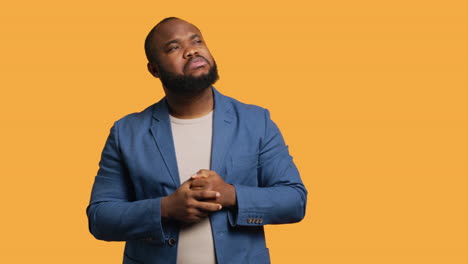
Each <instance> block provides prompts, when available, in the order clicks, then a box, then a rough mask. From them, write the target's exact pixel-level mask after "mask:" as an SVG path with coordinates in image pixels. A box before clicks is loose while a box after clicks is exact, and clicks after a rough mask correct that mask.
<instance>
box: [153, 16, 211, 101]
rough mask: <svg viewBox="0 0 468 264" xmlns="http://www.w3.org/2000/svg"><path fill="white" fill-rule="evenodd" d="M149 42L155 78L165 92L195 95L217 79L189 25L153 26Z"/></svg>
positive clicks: (208, 56)
mask: <svg viewBox="0 0 468 264" xmlns="http://www.w3.org/2000/svg"><path fill="white" fill-rule="evenodd" d="M152 43H154V44H153V45H154V46H153V49H154V54H155V55H156V58H155V59H156V61H155V63H153V67H155V66H156V67H157V68H156V70H157V75H158V76H157V77H159V78H160V79H161V81H162V83H163V85H164V86H165V88H166V89H169V90H172V91H174V92H178V93H184V92H185V93H190V92H192V93H196V92H197V91H200V90H203V89H205V88H208V87H209V86H211V85H212V84H213V83H214V82H215V81H216V80H217V79H218V73H217V68H216V63H215V61H214V59H213V57H212V56H211V53H210V51H209V50H208V47H207V46H206V45H205V41H204V40H203V37H202V35H201V33H200V31H199V30H198V29H197V28H196V27H195V26H193V25H192V24H190V23H187V22H186V21H183V20H180V19H172V20H169V21H166V22H165V23H163V24H161V25H159V26H158V27H157V32H156V34H155V36H154V38H153V41H152ZM153 74H154V72H153ZM155 76H156V75H155ZM201 86H204V87H201Z"/></svg>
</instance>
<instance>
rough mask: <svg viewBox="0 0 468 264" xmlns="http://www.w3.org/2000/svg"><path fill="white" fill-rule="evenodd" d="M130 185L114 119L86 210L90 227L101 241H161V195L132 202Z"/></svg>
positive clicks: (132, 196)
mask: <svg viewBox="0 0 468 264" xmlns="http://www.w3.org/2000/svg"><path fill="white" fill-rule="evenodd" d="M132 186H133V185H132V182H131V180H130V178H129V175H128V171H127V169H126V167H125V161H124V160H123V158H122V155H121V152H120V150H119V129H118V122H116V123H115V124H114V126H113V127H112V128H111V132H110V135H109V137H108V139H107V141H106V144H105V146H104V150H103V152H102V156H101V161H100V163H99V171H98V173H97V176H96V177H95V180H94V185H93V189H92V192H91V201H90V203H89V205H88V207H87V209H86V213H87V216H88V223H89V230H90V232H91V233H92V234H93V235H94V237H96V238H97V239H100V240H107V241H127V240H135V239H145V240H151V241H153V242H155V243H157V244H163V243H164V241H165V238H164V232H163V226H162V223H161V213H160V212H161V198H156V199H146V200H138V201H135V198H134V197H135V195H134V193H133V187H132Z"/></svg>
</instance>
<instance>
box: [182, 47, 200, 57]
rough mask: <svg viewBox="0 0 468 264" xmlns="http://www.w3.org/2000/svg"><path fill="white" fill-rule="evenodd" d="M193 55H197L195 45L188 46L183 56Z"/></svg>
mask: <svg viewBox="0 0 468 264" xmlns="http://www.w3.org/2000/svg"><path fill="white" fill-rule="evenodd" d="M195 55H198V50H197V49H196V48H195V47H189V48H187V49H186V50H185V53H184V58H186V59H190V58H191V57H193V56H195Z"/></svg>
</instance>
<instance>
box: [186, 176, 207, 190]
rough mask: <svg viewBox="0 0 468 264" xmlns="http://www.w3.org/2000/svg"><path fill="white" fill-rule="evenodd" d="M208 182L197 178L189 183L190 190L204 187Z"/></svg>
mask: <svg viewBox="0 0 468 264" xmlns="http://www.w3.org/2000/svg"><path fill="white" fill-rule="evenodd" d="M207 184H208V182H207V181H206V180H204V179H200V178H197V179H195V180H193V181H192V182H191V183H190V188H196V187H204V186H206V185H207Z"/></svg>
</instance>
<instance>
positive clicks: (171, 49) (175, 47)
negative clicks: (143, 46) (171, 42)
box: [168, 46, 179, 51]
mask: <svg viewBox="0 0 468 264" xmlns="http://www.w3.org/2000/svg"><path fill="white" fill-rule="evenodd" d="M178 49H179V46H171V47H169V49H168V51H173V50H178Z"/></svg>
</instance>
